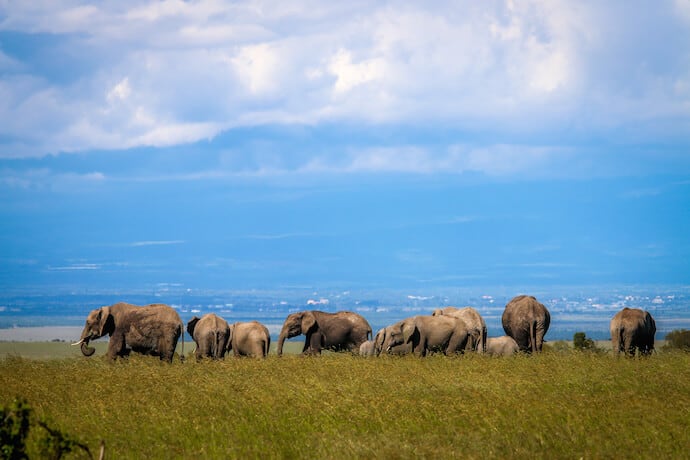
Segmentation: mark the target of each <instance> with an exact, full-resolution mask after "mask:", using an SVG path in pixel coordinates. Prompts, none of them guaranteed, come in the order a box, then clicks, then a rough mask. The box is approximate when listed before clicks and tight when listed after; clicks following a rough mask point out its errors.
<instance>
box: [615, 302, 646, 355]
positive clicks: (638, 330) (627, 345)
mask: <svg viewBox="0 0 690 460" xmlns="http://www.w3.org/2000/svg"><path fill="white" fill-rule="evenodd" d="M610 329H611V346H612V347H613V353H614V354H615V355H619V354H620V353H625V354H626V356H631V357H632V356H635V350H637V351H638V352H639V353H640V355H642V356H646V355H649V354H651V353H652V352H653V351H654V335H655V334H656V322H655V321H654V318H652V315H651V314H649V312H647V311H644V310H641V309H639V308H628V307H625V308H623V309H622V310H621V311H619V312H618V313H616V314H615V316H614V317H613V318H612V319H611V328H610Z"/></svg>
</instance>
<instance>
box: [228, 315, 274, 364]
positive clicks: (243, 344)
mask: <svg viewBox="0 0 690 460" xmlns="http://www.w3.org/2000/svg"><path fill="white" fill-rule="evenodd" d="M270 347H271V334H269V333H268V328H267V327H266V326H264V325H263V324H261V323H260V322H258V321H247V322H243V323H235V324H232V325H230V341H229V342H228V351H232V353H233V354H234V355H235V356H236V357H237V356H251V357H253V358H265V357H266V356H267V355H268V350H269V348H270Z"/></svg>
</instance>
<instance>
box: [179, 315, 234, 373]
mask: <svg viewBox="0 0 690 460" xmlns="http://www.w3.org/2000/svg"><path fill="white" fill-rule="evenodd" d="M187 332H189V335H190V336H192V338H193V339H194V341H195V342H196V350H195V351H194V355H195V356H196V360H197V361H200V360H201V359H202V358H212V359H220V358H223V357H225V351H226V349H227V347H228V341H229V339H230V326H229V325H228V322H227V321H225V320H224V319H223V318H221V317H220V316H218V315H216V314H215V313H209V314H207V315H204V316H202V317H201V318H199V317H198V316H195V317H193V318H192V319H190V320H189V322H188V323H187Z"/></svg>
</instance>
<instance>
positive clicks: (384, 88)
mask: <svg viewBox="0 0 690 460" xmlns="http://www.w3.org/2000/svg"><path fill="white" fill-rule="evenodd" d="M687 5H688V2H687V1H682V0H676V1H675V2H674V3H671V4H655V5H654V7H653V9H652V10H650V9H649V8H651V7H646V6H641V7H640V8H635V7H632V6H631V7H630V8H626V10H625V11H624V12H621V11H620V10H618V9H617V8H614V7H612V6H610V5H608V4H606V3H601V2H593V1H585V2H576V3H573V2H566V1H560V0H554V1H548V2H544V1H540V0H531V1H525V2H501V1H494V2H480V3H477V2H472V1H463V2H450V3H447V4H446V3H437V2H434V3H433V4H428V5H427V4H416V3H409V4H400V3H395V4H387V3H379V2H374V3H372V2H348V3H347V4H343V5H339V4H333V3H323V2H313V1H309V0H304V1H301V2H290V4H289V5H288V4H285V5H276V4H275V3H265V2H262V1H259V2H225V1H221V0H207V1H200V2H195V3H187V2H183V1H166V2H146V3H141V2H135V1H123V2H112V3H100V4H93V5H92V4H80V3H79V2H73V1H66V0H65V1H56V2H13V3H9V4H5V5H4V6H3V7H2V10H3V19H2V21H1V22H0V33H2V31H12V32H20V33H27V34H51V35H52V37H53V38H52V39H51V40H52V42H54V43H50V44H43V45H40V46H43V48H42V49H41V51H43V52H46V50H47V51H49V52H50V53H55V56H56V59H57V60H58V61H60V58H61V57H62V56H61V54H60V53H63V56H64V57H66V58H70V59H72V61H70V62H76V63H79V64H83V65H81V66H79V65H77V66H75V69H74V70H73V71H71V70H70V69H69V68H67V69H65V68H61V69H60V74H59V75H60V77H59V78H58V77H57V73H58V72H57V69H51V68H49V67H46V66H45V65H43V64H44V63H41V64H42V65H37V64H38V62H35V61H33V60H34V59H35V58H34V57H32V54H31V53H28V54H26V55H22V53H21V52H18V51H15V50H12V49H3V50H2V52H1V53H2V54H0V68H1V69H6V72H5V73H4V74H3V76H2V77H0V134H2V135H3V137H4V138H6V139H10V141H5V143H1V142H0V157H11V156H28V155H34V156H40V155H45V154H47V153H53V152H61V151H86V150H90V149H104V148H105V149H127V148H131V147H135V146H140V145H150V146H170V145H177V144H183V143H191V142H196V141H199V140H203V139H210V138H213V137H214V136H216V135H217V134H218V133H220V132H222V131H224V130H227V129H231V128H233V127H238V126H255V125H262V124H278V125H280V124H294V123H298V124H308V125H319V124H324V123H327V124H338V123H343V122H345V123H354V124H358V125H374V126H375V125H378V124H396V123H403V124H408V125H417V124H422V125H426V126H436V125H442V126H443V127H444V128H447V127H449V126H451V127H454V128H455V129H458V130H459V131H460V132H471V133H479V134H482V135H498V136H503V137H505V138H510V136H511V135H513V134H514V133H520V134H521V135H524V136H531V137H536V138H537V139H539V138H540V137H543V136H547V137H553V132H554V131H556V132H558V130H566V131H568V130H571V129H574V130H576V131H577V133H583V134H585V135H589V133H597V134H599V135H600V134H601V133H606V132H609V131H616V130H617V131H616V132H618V133H620V132H624V130H621V129H619V128H620V127H625V126H627V125H629V124H639V123H643V127H646V130H647V131H645V130H639V129H636V130H635V134H636V135H637V136H642V135H646V136H647V137H648V138H653V137H654V136H655V135H657V134H658V131H659V129H662V128H659V126H663V130H664V133H663V134H664V135H665V136H666V137H667V135H668V134H669V133H670V134H672V135H674V136H680V135H682V134H684V131H687V123H688V119H689V118H690V89H688V88H690V84H689V83H688V82H690V64H688V60H687V56H688V55H689V54H690V45H688V44H687V43H690V33H689V32H688V29H687V22H685V23H683V22H682V21H684V20H685V19H683V18H686V17H689V16H688V15H687V14H684V13H683V12H687V11H690V7H688V6H687ZM650 12H653V13H654V14H649V13H650ZM643 20H644V21H645V23H646V24H647V25H648V26H649V29H648V30H650V31H654V32H653V33H650V34H648V33H646V32H644V31H641V30H639V28H638V24H639V23H640V21H643ZM681 24H685V27H684V28H683V27H682V26H681ZM666 30H669V31H671V32H673V34H675V35H674V37H675V39H674V41H673V43H674V46H673V47H669V46H668V41H665V40H664V38H665V36H664V35H663V34H664V33H665V32H664V31H666ZM671 32H669V33H671ZM36 55H40V53H37V54H36ZM74 56H78V59H75V58H74ZM614 58H615V59H614ZM35 69H39V70H35ZM650 120H651V122H649V123H648V121H650ZM658 120H664V123H663V124H662V123H661V122H659V121H658ZM492 143H493V144H498V143H506V144H507V143H510V141H509V140H508V141H507V142H506V140H505V139H499V140H497V141H494V142H492ZM537 143H539V142H537ZM487 148H488V149H492V150H495V147H493V146H491V145H489V146H487ZM392 149H393V150H395V153H393V152H392V151H391V149H390V148H389V147H384V148H373V149H368V151H367V154H368V155H369V156H364V152H365V149H363V150H362V154H361V155H360V154H353V153H351V152H350V153H346V155H345V157H344V158H340V159H338V162H337V165H338V166H342V165H344V164H349V167H350V169H351V170H362V171H368V170H376V168H383V169H384V170H387V169H392V170H407V169H413V168H420V170H421V171H428V170H434V169H436V168H439V167H440V165H441V164H443V163H444V162H445V163H446V164H447V165H448V166H450V167H454V168H456V169H457V168H460V169H462V168H474V167H480V166H481V163H486V162H487V160H483V159H482V155H484V154H483V153H482V152H481V149H477V150H476V151H475V152H474V153H472V152H457V151H455V153H453V152H448V151H446V150H444V149H443V148H440V149H435V150H433V149H432V150H430V149H426V148H425V149H421V150H420V149H416V147H414V148H412V150H406V149H403V151H402V152H401V149H398V148H392ZM451 150H452V149H451ZM454 155H455V156H454ZM503 155H507V154H505V153H504V154H503ZM488 156H489V157H492V154H488ZM525 156H526V157H527V158H529V160H525V159H524V157H525ZM538 157H539V153H538V152H534V151H533V152H531V153H528V154H527V155H522V156H520V158H516V159H517V161H518V162H525V161H537V160H538V159H539V158H538ZM400 158H402V160H401V161H399V166H397V167H396V166H394V165H393V162H394V160H396V159H398V160H399V159H400ZM311 160H313V161H312V162H311V166H312V167H317V166H321V167H323V166H325V165H323V164H321V163H320V162H322V160H323V157H316V156H315V157H313V158H312V159H311ZM396 161H397V160H396ZM327 166H330V167H333V166H334V164H333V163H330V164H329V165H327ZM486 167H488V168H489V169H492V168H493V170H494V171H495V172H496V173H497V174H501V172H500V170H501V168H500V167H499V166H496V165H487V166H485V168H486ZM504 169H505V170H508V169H510V168H504Z"/></svg>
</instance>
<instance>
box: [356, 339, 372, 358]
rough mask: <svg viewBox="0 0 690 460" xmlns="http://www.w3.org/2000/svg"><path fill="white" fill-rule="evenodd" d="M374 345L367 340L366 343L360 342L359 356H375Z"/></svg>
mask: <svg viewBox="0 0 690 460" xmlns="http://www.w3.org/2000/svg"><path fill="white" fill-rule="evenodd" d="M375 345H376V343H375V342H374V341H373V340H367V341H366V342H362V344H361V345H360V346H359V355H360V356H376V349H375Z"/></svg>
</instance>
